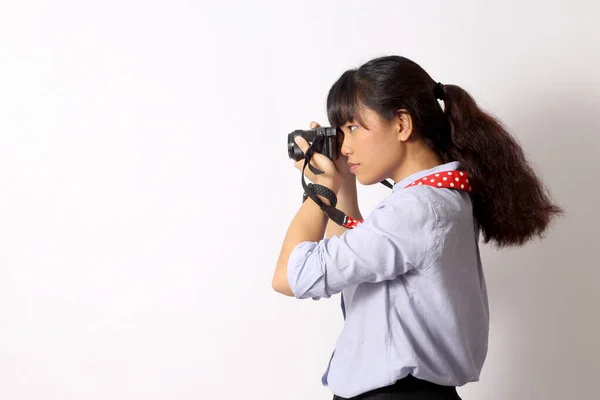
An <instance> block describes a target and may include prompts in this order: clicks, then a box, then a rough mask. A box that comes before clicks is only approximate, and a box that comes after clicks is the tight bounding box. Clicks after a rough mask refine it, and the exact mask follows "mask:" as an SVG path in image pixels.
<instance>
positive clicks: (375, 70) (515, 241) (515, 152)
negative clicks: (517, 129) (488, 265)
mask: <svg viewBox="0 0 600 400" xmlns="http://www.w3.org/2000/svg"><path fill="white" fill-rule="evenodd" d="M437 99H441V100H443V101H444V106H445V110H442V108H441V107H440V104H439V103H438V101H437ZM361 106H366V107H368V108H370V109H372V110H375V111H376V112H377V113H378V114H379V115H380V116H381V117H382V118H383V119H385V120H388V121H389V120H391V119H393V118H394V117H395V115H396V114H397V112H398V110H401V109H404V110H407V111H408V112H409V114H410V115H411V117H412V120H413V124H414V128H415V131H416V133H417V134H418V135H420V136H421V137H422V138H423V140H424V142H425V143H426V144H427V145H428V146H429V147H431V148H432V149H433V150H434V151H435V152H436V153H437V154H438V155H439V156H440V158H441V160H442V161H443V162H445V163H447V162H450V161H458V162H460V164H461V168H462V169H464V170H465V171H467V173H468V174H469V176H470V180H471V187H472V193H471V196H472V197H471V198H472V202H473V213H474V217H475V219H476V220H477V223H478V224H479V227H480V229H481V231H482V233H483V239H484V241H485V242H486V243H487V242H489V241H494V242H495V243H496V244H497V245H498V246H499V247H502V246H514V245H522V244H524V243H525V242H527V241H528V240H530V239H531V238H533V237H534V236H539V237H542V234H543V233H544V231H546V229H547V228H548V226H549V224H550V222H551V220H552V218H553V217H555V216H556V215H558V214H560V213H562V210H561V209H560V207H558V206H557V205H555V204H554V203H552V201H551V200H550V198H549V195H548V193H547V190H546V188H545V187H544V185H543V184H542V182H541V181H540V179H539V178H538V177H537V176H536V174H535V172H534V171H533V168H532V167H531V166H530V165H529V163H528V162H527V160H526V159H525V155H524V154H523V150H522V149H521V147H520V146H519V144H518V143H517V141H516V140H515V139H514V138H513V137H512V136H511V135H510V134H509V133H508V132H507V131H506V130H505V129H504V128H503V127H502V125H501V124H500V122H498V121H497V120H496V119H495V118H494V117H492V116H491V115H488V114H486V113H485V112H483V111H482V110H481V109H480V108H479V107H478V106H477V104H476V103H475V100H473V98H472V97H471V96H470V95H469V94H468V93H467V92H466V91H464V90H463V89H461V88H460V87H458V86H454V85H446V86H444V85H442V84H440V83H438V84H436V82H435V81H434V80H433V79H432V78H431V76H429V74H428V73H427V72H426V71H425V70H424V69H423V68H421V66H419V65H418V64H417V63H415V62H414V61H411V60H409V59H407V58H405V57H399V56H386V57H380V58H376V59H373V60H371V61H369V62H367V63H366V64H364V65H362V66H361V67H360V68H358V69H353V70H349V71H346V72H345V73H344V74H342V76H341V77H340V78H339V79H338V81H337V82H336V83H335V84H334V85H333V86H332V88H331V90H330V92H329V96H328V98H327V113H328V116H329V121H330V122H331V123H332V125H333V126H342V125H343V124H344V123H345V122H347V121H349V120H352V119H356V120H360V115H359V114H360V113H359V111H358V110H359V109H360V107H361Z"/></svg>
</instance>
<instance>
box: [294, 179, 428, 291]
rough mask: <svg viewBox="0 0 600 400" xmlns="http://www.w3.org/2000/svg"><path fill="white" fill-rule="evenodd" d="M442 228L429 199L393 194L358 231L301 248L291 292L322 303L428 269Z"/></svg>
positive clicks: (304, 245) (307, 244) (299, 246)
mask: <svg viewBox="0 0 600 400" xmlns="http://www.w3.org/2000/svg"><path fill="white" fill-rule="evenodd" d="M438 225H439V221H438V215H437V213H436V211H435V209H434V208H433V206H432V204H431V202H430V201H429V200H428V198H426V197H425V196H419V195H417V194H415V193H410V192H409V190H405V191H404V190H403V191H402V192H401V193H392V194H391V195H390V196H388V198H387V199H386V200H384V201H383V202H382V203H380V204H379V205H378V206H377V207H375V209H374V210H373V212H372V213H371V214H370V215H369V217H368V218H367V219H365V221H364V222H363V223H361V224H359V225H358V226H357V227H355V228H354V229H349V230H347V231H346V232H344V233H343V234H342V235H341V236H332V237H331V238H325V239H323V240H321V241H319V242H301V243H299V244H298V245H296V247H295V248H294V249H293V250H292V253H291V254H290V257H289V260H288V281H289V285H290V288H291V290H292V292H293V293H294V296H295V297H296V298H299V299H305V298H313V299H314V300H318V299H319V298H321V297H325V298H329V297H330V296H332V295H334V294H336V293H339V292H341V291H342V289H344V288H345V287H348V286H351V285H357V284H360V283H363V282H381V281H384V280H392V279H395V278H396V277H397V276H398V275H401V274H403V273H406V272H408V271H410V270H411V269H415V268H417V269H418V268H423V267H426V266H427V263H428V261H429V258H430V257H429V255H430V253H431V248H432V246H433V244H434V235H435V234H436V229H437V227H438Z"/></svg>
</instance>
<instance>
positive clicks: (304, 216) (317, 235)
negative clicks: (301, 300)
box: [272, 196, 330, 296]
mask: <svg viewBox="0 0 600 400" xmlns="http://www.w3.org/2000/svg"><path fill="white" fill-rule="evenodd" d="M319 198H320V199H321V201H322V202H323V203H325V204H327V205H330V203H329V200H327V199H326V198H325V197H322V196H319ZM326 223H327V215H326V214H325V213H324V212H323V211H322V210H321V208H320V207H319V206H318V205H317V204H316V203H315V202H314V201H312V200H311V199H310V198H308V199H306V201H305V202H304V203H303V204H302V206H301V207H300V210H298V213H296V216H295V217H294V219H293V220H292V223H291V224H290V227H289V228H288V231H287V233H286V235H285V239H284V240H283V245H282V246H281V252H280V254H279V259H278V260H277V267H276V268H275V273H274V275H273V282H272V285H273V289H274V290H275V291H276V292H279V293H281V294H285V295H287V296H294V293H293V292H292V290H291V289H290V284H289V282H288V273H287V264H288V260H289V258H290V254H291V253H292V250H293V249H294V247H296V246H297V245H298V244H299V243H302V242H318V241H319V240H321V239H322V238H323V234H324V232H325V224H326Z"/></svg>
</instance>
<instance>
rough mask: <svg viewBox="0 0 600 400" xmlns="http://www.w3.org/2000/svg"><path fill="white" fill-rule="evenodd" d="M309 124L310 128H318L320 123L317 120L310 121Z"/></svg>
mask: <svg viewBox="0 0 600 400" xmlns="http://www.w3.org/2000/svg"><path fill="white" fill-rule="evenodd" d="M309 126H310V127H311V129H316V128H319V127H320V126H321V125H319V123H318V122H315V121H312V122H311V123H310V125H309Z"/></svg>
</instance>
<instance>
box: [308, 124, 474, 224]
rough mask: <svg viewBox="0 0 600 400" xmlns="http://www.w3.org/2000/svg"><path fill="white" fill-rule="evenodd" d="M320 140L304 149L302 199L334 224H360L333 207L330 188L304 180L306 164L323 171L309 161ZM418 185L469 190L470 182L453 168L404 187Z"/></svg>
mask: <svg viewBox="0 0 600 400" xmlns="http://www.w3.org/2000/svg"><path fill="white" fill-rule="evenodd" d="M322 140H323V136H322V135H317V137H316V138H315V140H314V141H313V143H312V144H311V146H310V147H309V148H308V150H306V155H305V157H304V167H303V168H302V177H301V178H302V187H303V188H304V197H303V201H304V200H306V198H307V197H310V198H311V199H312V200H313V201H314V202H315V203H316V204H317V205H318V206H319V208H321V210H323V212H325V214H326V215H327V216H328V217H329V218H330V219H331V220H332V221H333V222H335V223H336V224H338V225H340V226H342V227H344V228H347V229H353V228H355V227H356V226H357V225H358V224H360V223H362V222H364V221H363V220H357V219H354V218H352V217H349V216H347V215H346V214H345V213H344V212H343V211H341V210H338V209H337V208H335V206H336V205H337V196H336V195H335V193H334V192H333V191H332V190H331V189H329V188H327V187H325V186H323V185H318V184H314V183H311V184H308V185H307V184H306V181H305V180H304V171H305V170H306V167H307V166H308V168H309V169H310V170H311V172H312V173H313V174H315V175H321V174H323V173H324V172H323V171H321V170H319V169H318V168H315V167H314V166H313V165H312V164H311V163H310V160H311V158H312V156H313V155H314V153H315V151H314V148H313V147H318V146H319V145H320V144H321V141H322ZM381 183H382V184H384V185H385V186H387V187H389V188H390V189H391V188H393V185H392V184H391V183H389V182H388V181H382V182H381ZM419 185H426V186H432V187H435V188H448V189H456V190H464V191H467V192H471V183H470V181H469V177H468V175H467V173H466V172H465V171H457V170H454V171H443V172H436V173H433V174H430V175H427V176H425V177H423V178H419V179H417V180H416V181H414V182H412V183H409V184H408V185H406V186H405V187H404V188H409V187H411V186H419ZM318 196H323V197H325V198H326V199H328V200H329V202H330V203H331V205H327V204H325V203H323V202H322V201H321V199H320V198H319V197H318Z"/></svg>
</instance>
